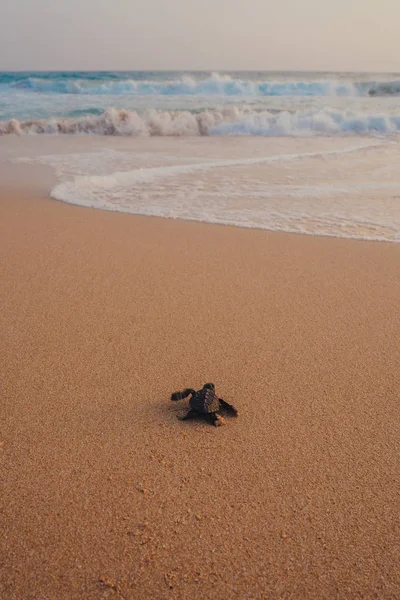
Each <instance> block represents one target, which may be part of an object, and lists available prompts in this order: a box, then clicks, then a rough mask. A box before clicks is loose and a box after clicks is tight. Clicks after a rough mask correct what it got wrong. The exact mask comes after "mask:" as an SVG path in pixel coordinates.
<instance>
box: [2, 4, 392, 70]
mask: <svg viewBox="0 0 400 600" xmlns="http://www.w3.org/2000/svg"><path fill="white" fill-rule="evenodd" d="M399 31H400V0H0V70H64V69H65V70H70V69H71V70H78V69H81V70H135V69H137V70H142V69H143V70H164V69H167V70H180V69H182V70H309V71H313V70H322V71H386V72H388V71H391V72H399V71H400V35H399Z"/></svg>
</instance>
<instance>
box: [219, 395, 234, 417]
mask: <svg viewBox="0 0 400 600" xmlns="http://www.w3.org/2000/svg"><path fill="white" fill-rule="evenodd" d="M219 401H220V404H221V408H223V409H224V410H227V411H228V412H230V413H232V414H233V415H234V416H235V417H237V416H238V414H239V413H238V411H237V409H236V408H235V407H234V406H232V404H228V402H225V400H223V398H219Z"/></svg>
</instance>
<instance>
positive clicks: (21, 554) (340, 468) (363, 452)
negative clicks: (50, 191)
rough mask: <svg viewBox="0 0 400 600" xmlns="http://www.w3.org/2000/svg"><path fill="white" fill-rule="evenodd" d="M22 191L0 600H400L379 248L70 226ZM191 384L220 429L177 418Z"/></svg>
mask: <svg viewBox="0 0 400 600" xmlns="http://www.w3.org/2000/svg"><path fill="white" fill-rule="evenodd" d="M42 174H43V178H42V175H41V176H40V177H39V178H38V180H37V181H36V183H35V184H34V185H33V184H32V188H31V190H30V192H29V193H28V194H24V192H23V191H21V190H20V191H19V192H18V194H17V193H16V189H15V188H14V195H11V194H10V193H6V192H5V191H4V189H3V191H2V193H1V194H0V210H1V220H0V228H1V235H0V249H1V251H0V256H1V257H2V261H1V263H0V275H1V280H2V286H1V289H0V297H1V305H2V314H1V316H0V332H1V347H2V349H3V352H2V353H1V356H0V368H1V372H2V388H1V394H2V403H1V407H0V464H1V470H2V473H3V477H2V488H3V489H2V494H1V495H0V520H1V522H2V523H3V524H4V528H3V534H2V536H1V538H0V595H1V596H2V597H4V598H7V599H10V600H13V599H14V598H15V599H17V598H18V599H20V598H24V597H34V598H37V599H42V598H43V599H45V598H53V597H57V598H58V599H60V600H61V599H63V598H65V599H66V600H67V599H68V600H74V599H76V600H78V599H81V598H83V597H84V598H85V599H87V600H91V599H93V600H98V599H99V598H118V597H119V598H123V599H124V600H130V599H132V600H134V599H135V598H138V597H140V598H160V599H161V598H176V599H178V598H193V597H204V598H210V599H214V598H215V599H216V600H217V599H219V598H232V599H234V598H238V599H241V600H242V599H249V600H250V599H253V598H284V597H297V598H311V597H318V598H343V599H344V598H346V599H348V598H356V597H360V596H367V597H368V596H371V597H373V596H374V595H376V596H378V597H379V598H388V599H389V598H393V597H397V596H399V595H400V576H399V573H398V564H399V562H400V545H399V540H400V525H399V520H398V506H399V497H400V480H399V475H398V453H397V448H398V444H399V438H400V420H399V412H398V398H397V397H398V377H399V364H400V349H399V345H398V337H399V333H400V316H399V311H398V298H399V297H400V281H399V277H398V273H399V268H400V247H399V246H397V245H396V244H393V243H390V242H387V243H381V244H376V243H375V242H371V241H368V242H366V241H362V240H357V241H358V242H359V243H357V244H355V243H354V242H355V241H356V240H350V239H344V238H341V239H339V238H324V237H314V236H309V235H298V234H286V233H279V232H268V231H265V230H256V229H253V230H250V229H245V228H238V227H232V226H224V227H219V228H218V229H217V228H216V227H215V226H214V225H211V224H207V223H197V222H189V221H187V222H182V221H178V220H170V219H163V218H157V217H154V218H152V219H149V218H148V217H143V216H137V215H131V216H130V217H129V216H128V215H125V214H121V213H115V212H106V211H100V210H91V209H88V208H84V207H79V210H76V208H77V207H75V206H72V205H68V204H65V203H62V202H55V201H54V200H52V199H49V198H45V197H44V196H43V193H42V192H40V194H39V190H42V189H43V186H44V185H45V175H44V172H43V173H42ZM25 183H26V184H27V186H26V187H25V190H26V189H27V188H29V182H28V181H27V182H25ZM33 188H34V189H33ZM34 190H35V191H34ZM32 194H33V195H32ZM210 380H211V381H214V382H215V384H216V388H217V392H218V393H220V395H221V396H223V397H225V398H226V399H227V400H228V401H230V402H232V403H233V404H235V405H236V406H237V407H238V409H239V411H240V416H239V418H238V419H229V418H227V419H226V423H225V425H224V426H223V427H221V428H213V427H212V426H210V425H208V424H207V423H203V422H202V421H192V422H188V423H180V422H179V421H178V420H177V419H176V416H177V415H179V414H183V413H184V412H185V408H184V406H185V404H184V402H182V403H171V402H170V400H169V397H170V394H171V392H173V391H176V390H178V389H183V388H184V387H187V386H189V387H195V388H197V387H200V386H201V385H203V383H204V382H205V381H210Z"/></svg>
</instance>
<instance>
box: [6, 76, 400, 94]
mask: <svg viewBox="0 0 400 600" xmlns="http://www.w3.org/2000/svg"><path fill="white" fill-rule="evenodd" d="M5 84H6V85H7V86H9V87H10V88H12V89H17V90H24V91H30V92H40V93H47V94H83V95H161V96H167V95H172V96H175V95H176V96H186V95H194V96H198V95H199V96H204V95H206V96H215V95H219V96H243V97H247V96H252V97H257V96H261V97H263V96H356V97H357V96H358V97H359V96H389V95H393V96H397V95H400V80H396V79H395V80H388V81H361V80H354V81H352V80H351V79H349V80H345V79H335V78H332V79H326V78H323V79H315V80H307V79H305V80H287V78H284V79H282V80H279V79H278V78H277V79H273V78H271V79H262V80H258V81H254V80H251V79H245V78H240V77H232V76H230V75H223V74H218V73H213V74H211V75H210V76H209V77H206V78H202V79H198V78H196V77H194V76H190V75H181V76H179V77H177V78H176V79H171V80H137V79H134V78H129V77H127V76H121V78H120V79H115V77H113V78H111V79H110V78H109V77H103V76H100V75H99V76H98V79H96V78H95V77H94V76H91V77H89V76H85V77H82V78H77V77H74V76H72V75H71V76H70V77H67V76H65V74H64V75H63V76H62V77H60V76H57V74H55V75H54V76H48V77H39V76H36V77H33V76H27V77H18V78H17V79H16V80H12V79H11V80H10V78H7V79H6V80H5Z"/></svg>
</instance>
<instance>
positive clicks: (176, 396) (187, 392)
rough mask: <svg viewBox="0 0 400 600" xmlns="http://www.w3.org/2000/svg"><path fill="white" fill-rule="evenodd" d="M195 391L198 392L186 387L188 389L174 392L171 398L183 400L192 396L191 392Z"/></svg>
mask: <svg viewBox="0 0 400 600" xmlns="http://www.w3.org/2000/svg"><path fill="white" fill-rule="evenodd" d="M195 393H196V392H195V391H194V390H192V389H191V388H186V390H183V392H174V393H173V394H171V400H183V399H184V398H187V397H188V396H190V394H195Z"/></svg>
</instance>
